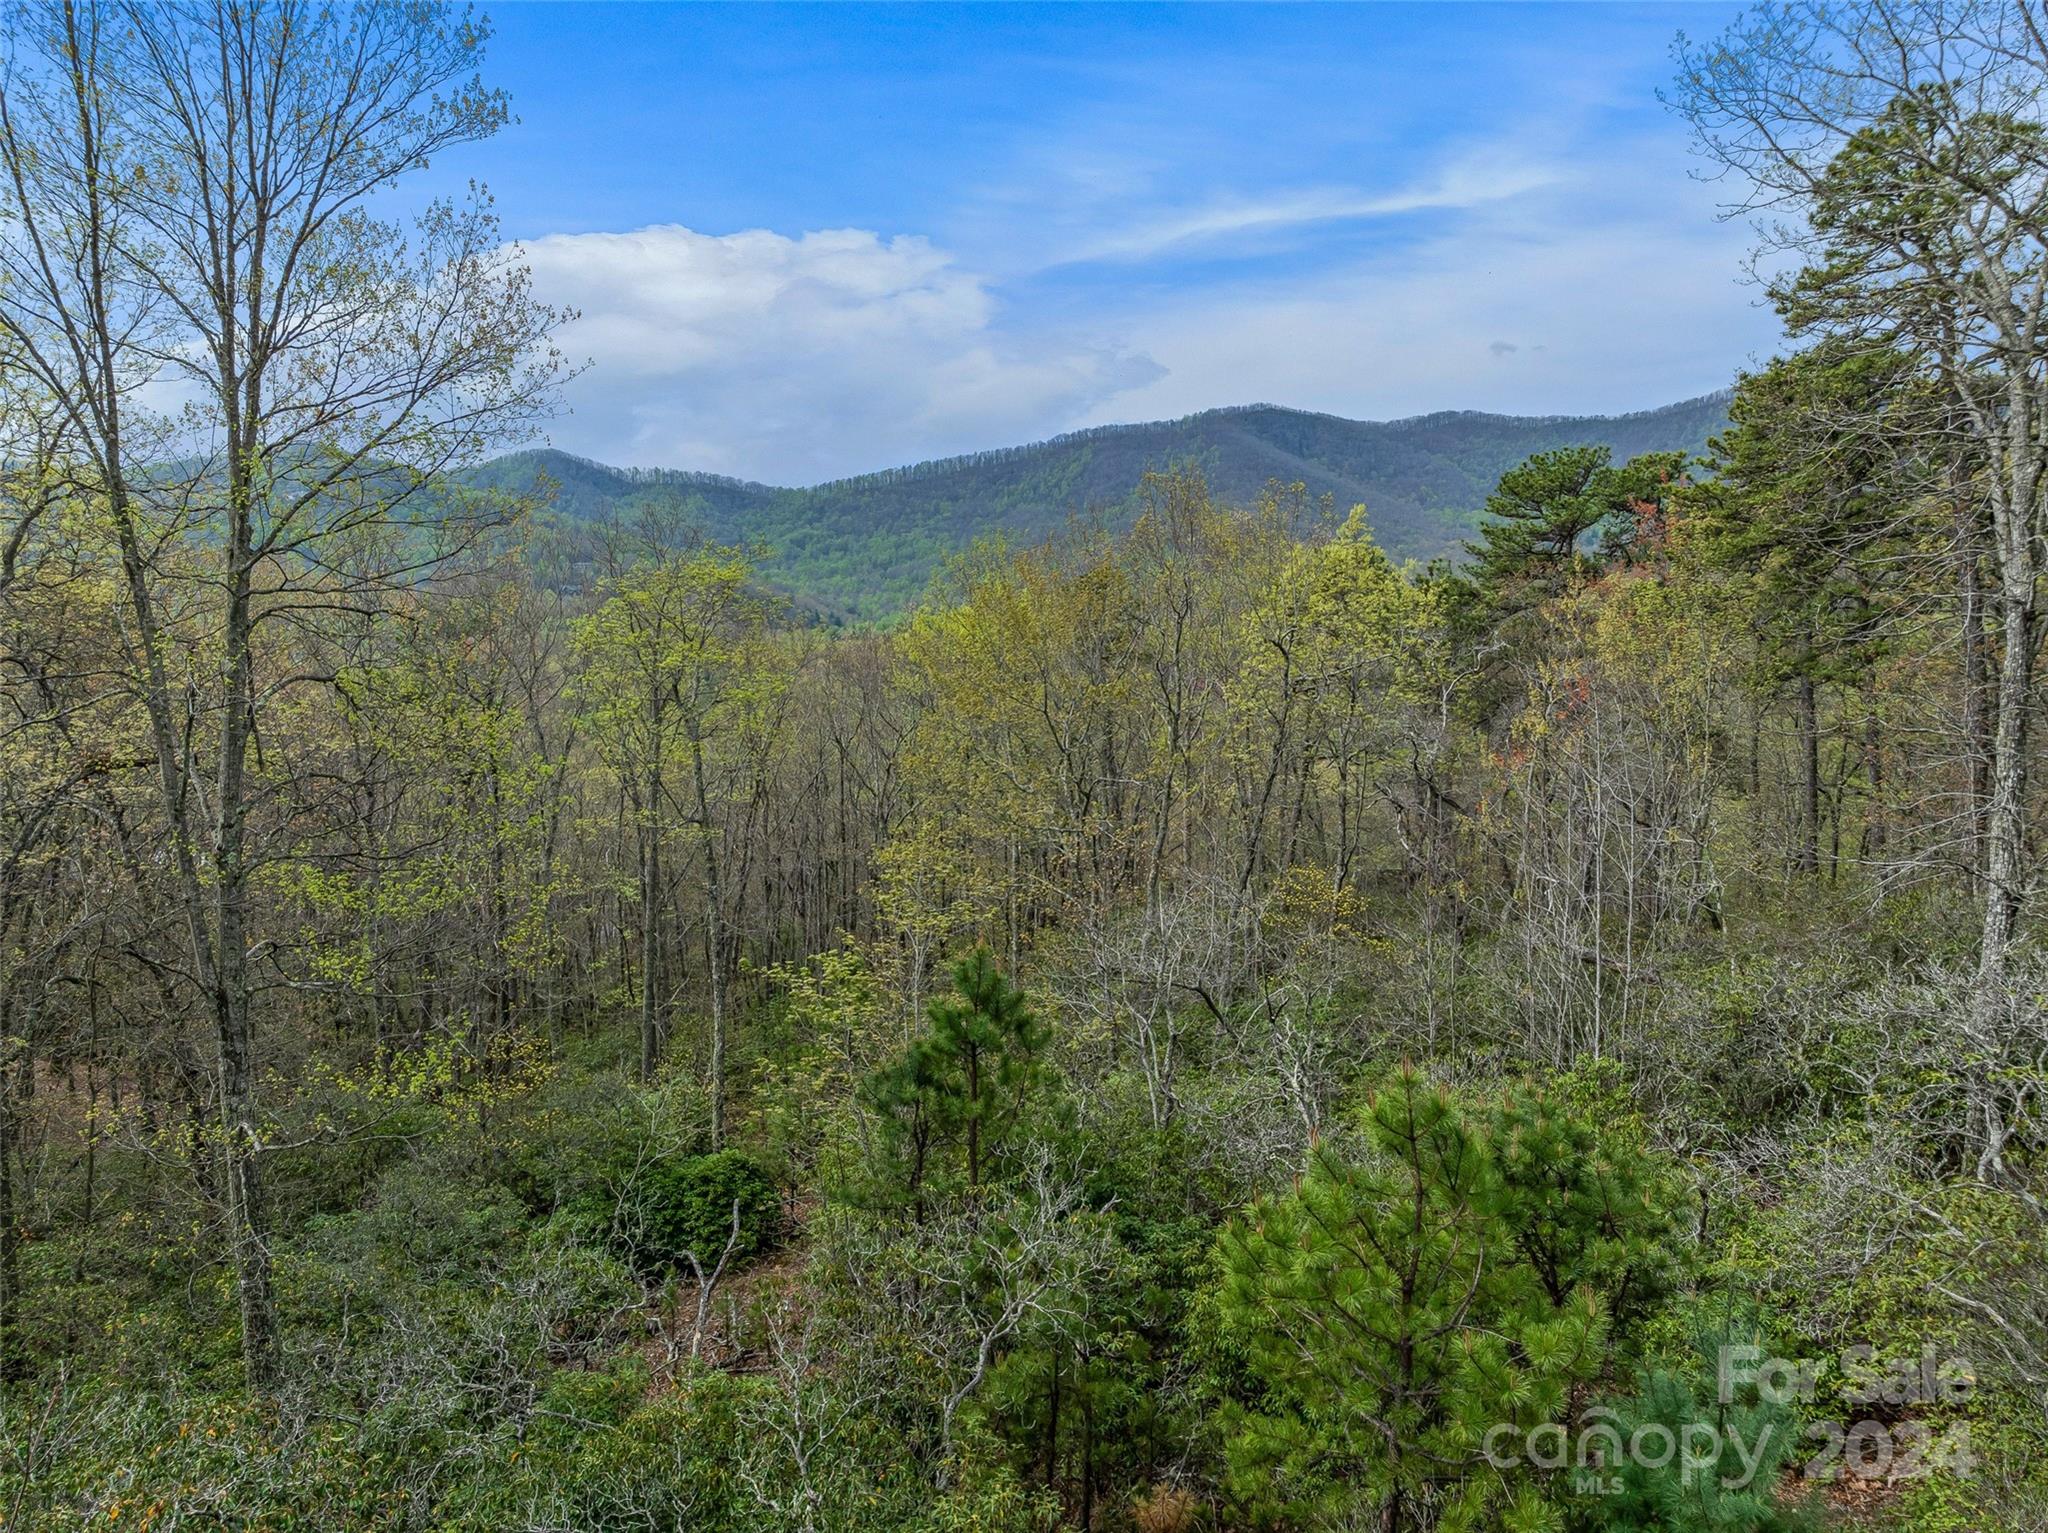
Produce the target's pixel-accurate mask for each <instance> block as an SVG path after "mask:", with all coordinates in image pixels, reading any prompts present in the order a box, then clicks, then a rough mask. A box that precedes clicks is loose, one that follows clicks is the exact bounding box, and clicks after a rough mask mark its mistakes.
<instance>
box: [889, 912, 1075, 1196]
mask: <svg viewBox="0 0 2048 1533" xmlns="http://www.w3.org/2000/svg"><path fill="white" fill-rule="evenodd" d="M927 1016H928V1018H929V1020H930V1023H931V1030H930V1032H928V1033H927V1034H926V1035H925V1036H924V1037H922V1038H920V1039H919V1040H918V1041H917V1042H915V1043H913V1044H912V1045H911V1046H910V1047H909V1048H908V1049H907V1050H905V1051H904V1054H903V1057H902V1058H900V1059H899V1060H897V1061H896V1063H895V1064H893V1065H890V1066H889V1067H888V1068H886V1069H884V1070H882V1071H881V1072H879V1073H878V1074H877V1075H875V1076H873V1077H871V1078H870V1080H869V1081H868V1083H867V1087H866V1090H865V1095H866V1097H867V1100H868V1103H869V1105H870V1106H871V1107H873V1108H874V1109H875V1110H877V1111H878V1112H879V1113H880V1114H881V1116H882V1121H883V1123H884V1125H885V1137H886V1140H887V1151H888V1153H889V1156H890V1159H891V1161H892V1165H891V1166H890V1168H889V1171H888V1173H887V1175H888V1177H889V1179H890V1180H892V1181H897V1182H900V1186H901V1191H902V1193H903V1194H904V1195H905V1196H906V1198H907V1200H908V1201H909V1202H910V1203H911V1204H912V1205H913V1206H914V1208H915V1209H916V1212H917V1215H918V1217H919V1218H920V1219H922V1218H923V1215H924V1208H925V1196H926V1187H927V1184H928V1182H929V1180H930V1178H931V1175H932V1173H933V1171H934V1169H935V1166H934V1157H935V1155H938V1154H941V1153H944V1152H945V1151H946V1149H947V1148H948V1147H950V1148H952V1149H953V1150H955V1151H957V1153H958V1154H959V1156H960V1170H961V1173H962V1176H963V1178H964V1184H965V1185H966V1186H967V1187H968V1188H970V1189H973V1188H979V1187H981V1186H982V1185H983V1184H984V1183H985V1182H986V1181H988V1180H989V1178H990V1173H991V1171H992V1169H993V1168H995V1167H996V1166H998V1165H999V1164H1000V1162H1001V1159H1002V1153H1003V1150H1004V1147H1005V1145H1006V1144H1007V1142H1008V1140H1009V1138H1010V1135H1011V1133H1012V1131H1013V1130H1014V1129H1015V1128H1016V1126H1017V1123H1018V1121H1019V1119H1020V1118H1021V1117H1022V1116H1023V1113H1024V1109H1025V1107H1026V1105H1027V1102H1028V1099H1029V1097H1030V1094H1031V1089H1032V1087H1033V1086H1034V1085H1035V1084H1036V1083H1037V1081H1038V1078H1039V1064H1038V1057H1039V1053H1040V1050H1041V1049H1042V1047H1043V1045H1044V1029H1043V1027H1042V1026H1041V1024H1040V1023H1039V1021H1038V1018H1037V1016H1036V1015H1035V1014H1034V1013H1033V1011H1032V1009H1031V1006H1030V1003H1029V1002H1028V1001H1027V1000H1026V998H1025V995H1024V993H1023V992H1022V991H1021V990H1019V989H1018V988H1017V987H1016V986H1015V985H1013V984H1011V983H1010V981H1009V979H1008V978H1007V977H1006V976H1005V975H1004V974H1003V972H1002V971H1001V970H1000V969H998V968H997V967H996V961H995V958H994V956H993V955H992V954H991V953H990V952H989V950H988V949H987V948H985V947H979V948H976V949H975V950H974V951H973V952H972V953H970V954H968V955H967V956H966V957H965V958H963V959H961V960H960V961H959V962H958V963H957V964H955V965H954V966H953V989H952V993H951V994H947V995H940V996H936V997H934V998H933V1000H932V1002H931V1004H930V1006H929V1007H928V1008H927Z"/></svg>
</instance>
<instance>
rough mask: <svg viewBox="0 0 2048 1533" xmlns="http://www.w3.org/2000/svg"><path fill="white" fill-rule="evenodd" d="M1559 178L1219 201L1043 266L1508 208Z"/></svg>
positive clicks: (1454, 178) (1501, 167)
mask: <svg viewBox="0 0 2048 1533" xmlns="http://www.w3.org/2000/svg"><path fill="white" fill-rule="evenodd" d="M1558 179H1559V174H1558V172H1557V171H1555V170H1553V169H1550V168H1548V167H1544V166H1540V165H1533V164H1499V163H1484V164H1481V163H1468V164H1460V165H1456V166H1453V167H1451V168H1450V169H1448V170H1446V171H1445V172H1443V173H1442V174H1440V175H1438V176H1435V177H1433V178H1432V179H1430V180H1428V181H1426V182H1421V183H1418V184H1416V185H1414V186H1408V187H1403V188H1400V189H1398V190H1395V191H1391V192H1382V193H1377V194H1368V193H1364V192H1360V191H1357V190H1353V189H1347V188H1342V187H1323V188H1312V189H1307V190H1303V191H1298V192H1292V193H1288V194H1285V195H1281V196H1271V197H1263V198H1250V199H1240V198H1218V199H1214V200H1210V201H1206V202H1203V203H1200V204H1197V205H1195V206H1192V207H1185V208H1167V209H1162V210H1159V211H1157V212H1154V213H1152V214H1151V215H1150V216H1148V217H1145V218H1142V219H1139V220H1137V221H1134V222H1131V223H1128V224H1125V225H1123V226H1121V227H1117V228H1110V229H1106V230H1104V231H1103V232H1101V233H1099V234H1097V235H1095V236H1094V237H1092V238H1091V239H1087V240H1084V241H1082V242H1081V243H1079V244H1077V245H1076V246H1075V247H1074V248H1072V249H1070V250H1068V251H1066V252H1064V253H1062V254H1060V255H1057V256H1055V257H1053V258H1052V259H1051V260H1049V261H1048V262H1047V263H1046V264H1047V265H1048V266H1061V265H1072V264H1078V263H1080V262H1084V261H1142V260H1146V259H1149V258H1151V257H1154V256H1158V255H1162V254H1167V253H1172V252H1176V251H1179V250H1181V249H1184V248H1186V247H1189V246H1193V245H1199V244H1204V243H1210V242H1215V241H1221V240H1228V239H1230V238H1233V237H1236V236H1243V235H1266V234H1271V233H1274V232H1277V231H1282V230H1288V229H1310V228H1313V227H1315V226H1317V225H1321V224H1332V223H1342V222H1346V221H1351V220H1357V219H1371V218H1390V217H1397V216H1399V215H1402V214H1410V213H1424V212H1431V211H1439V212H1441V211H1453V210H1460V209H1468V208H1473V207H1477V206H1480V205H1481V204H1484V203H1489V202H1500V201H1505V200H1506V199H1508V198H1512V197H1517V196H1520V195H1522V194H1523V193H1525V192H1531V191H1535V190H1538V189H1540V188H1542V187H1546V186H1550V185H1552V184H1554V183H1555V182H1556V181H1557V180H1558Z"/></svg>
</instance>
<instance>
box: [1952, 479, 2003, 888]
mask: <svg viewBox="0 0 2048 1533" xmlns="http://www.w3.org/2000/svg"><path fill="white" fill-rule="evenodd" d="M1956 519H1957V522H1958V524H1959V526H1958V532H1957V553H1956V596H1957V605H1958V607H1959V608H1960V609H1961V610H1960V613H1959V616H1960V618H1961V621H1962V646H1963V655H1962V660H1963V751H1964V754H1965V757H1966V759H1967V762H1968V767H1969V781H1968V785H1967V787H1966V789H1965V791H1966V793H1967V794H1968V799H1967V801H1966V802H1965V804H1964V807H1963V814H1964V835H1965V852H1964V859H1963V860H1964V866H1965V869H1966V872H1967V874H1968V876H1969V880H1970V883H1971V885H1972V886H1973V887H1975V886H1977V885H1979V884H1980V883H1981V882H1982V881H1983V878H1984V871H1985V870H1984V831H1985V823H1984V820H1985V813H1986V811H1987V809H1988V808H1989V805H1990V802H1991V758H1992V753H1993V751H1994V749H1995V747H1994V744H1993V740H1992V734H1993V724H1992V715H1993V709H1992V708H1991V707H1989V706H1987V704H1988V702H1989V701H1990V695H1991V674H1990V673H1991V662H1990V656H1989V654H1988V653H1987V648H1986V640H1985V634H1984V588H1983V584H1982V582H1981V581H1980V580H1979V578H1978V572H1977V552H1978V550H1977V539H1976V536H1975V534H1974V532H1973V531H1972V530H1971V528H1970V527H1969V525H1968V516H1967V513H1966V512H1965V511H1963V510H1962V509H1961V508H1958V510H1957V513H1956Z"/></svg>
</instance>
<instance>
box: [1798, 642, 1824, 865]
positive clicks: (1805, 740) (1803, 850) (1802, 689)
mask: <svg viewBox="0 0 2048 1533" xmlns="http://www.w3.org/2000/svg"><path fill="white" fill-rule="evenodd" d="M1799 764H1800V778H1801V781H1800V793H1799V814H1800V827H1799V860H1798V866H1799V871H1800V872H1802V873H1812V872H1814V871H1816V870H1817V869H1818V868H1819V867H1820V700H1819V697H1818V695H1817V690H1816V688H1815V687H1814V684H1813V678H1812V677H1811V676H1802V677H1800V678H1799Z"/></svg>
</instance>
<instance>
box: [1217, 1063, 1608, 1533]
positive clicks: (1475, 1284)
mask: <svg viewBox="0 0 2048 1533" xmlns="http://www.w3.org/2000/svg"><path fill="white" fill-rule="evenodd" d="M1364 1126H1365V1132H1366V1137H1367V1153H1366V1154H1365V1155H1364V1156H1363V1157H1361V1158H1359V1159H1357V1160H1351V1159H1347V1158H1344V1157H1342V1156H1340V1155H1338V1154H1337V1153H1335V1152H1333V1151H1330V1150H1327V1149H1326V1150H1321V1151H1319V1152H1318V1153H1317V1154H1316V1155H1315V1156H1314V1158H1313V1159H1312V1160H1311V1162H1310V1164H1309V1167H1308V1170H1307V1172H1306V1173H1305V1174H1304V1175H1303V1176H1302V1178H1301V1180H1300V1182H1299V1183H1298V1184H1297V1185H1296V1187H1295V1188H1294V1189H1293V1191H1292V1192H1290V1193H1289V1194H1287V1195H1285V1196H1283V1197H1278V1198H1270V1199H1267V1200H1265V1201H1263V1202H1261V1203H1259V1204H1258V1205H1256V1206H1255V1208H1254V1210H1253V1212H1252V1214H1251V1216H1250V1217H1249V1219H1247V1220H1245V1221H1243V1222H1241V1223H1239V1224H1237V1225H1234V1226H1233V1227H1232V1228H1231V1229H1230V1230H1229V1231H1228V1232H1227V1233H1226V1235H1225V1238H1224V1241H1223V1246H1222V1262H1223V1273H1224V1276H1223V1285H1222V1290H1221V1294H1220V1298H1219V1308H1220V1311H1221V1313H1222V1316H1223V1318H1224V1321H1225V1323H1226V1325H1227V1326H1228V1327H1229V1328H1230V1329H1231V1331H1232V1332H1233V1334H1234V1337H1235V1339H1236V1340H1237V1342H1238V1344H1239V1346H1240V1347H1241V1348H1242V1352H1243V1356H1244V1359H1245V1364H1246V1370H1247V1372H1248V1373H1249V1374H1250V1376H1251V1378H1252V1380H1253V1381H1254V1384H1255V1393H1254V1394H1253V1395H1252V1397H1251V1398H1250V1399H1249V1401H1246V1402H1240V1403H1237V1404H1234V1405H1232V1406H1230V1407H1227V1408H1226V1412H1225V1425H1226V1427H1227V1429H1228V1430H1229V1432H1230V1438H1231V1440H1230V1463H1231V1469H1232V1472H1233V1478H1234V1480H1235V1482H1236V1484H1237V1485H1238V1487H1239V1489H1240V1490H1241V1492H1242V1493H1243V1494H1245V1495H1246V1497H1247V1498H1248V1499H1249V1500H1250V1501H1252V1502H1253V1503H1255V1504H1259V1505H1265V1506H1268V1508H1269V1509H1271V1510H1276V1511H1279V1512H1281V1513H1282V1514H1283V1515H1285V1516H1286V1517H1288V1518H1289V1519H1291V1520H1292V1521H1293V1522H1295V1523H1298V1524H1300V1525H1302V1526H1315V1527H1348V1526H1356V1518H1355V1514H1356V1511H1357V1509H1358V1508H1359V1507H1360V1506H1361V1505H1365V1506H1376V1507H1377V1526H1379V1527H1380V1528H1382V1529H1384V1530H1386V1533H1403V1530H1407V1529H1414V1528H1421V1527H1424V1526H1437V1527H1442V1528H1446V1529H1449V1528H1482V1527H1484V1528H1497V1527H1502V1526H1511V1527H1512V1526H1534V1525H1538V1524H1540V1523H1541V1521H1542V1518H1543V1515H1544V1509H1543V1506H1542V1493H1541V1491H1540V1490H1539V1489H1538V1488H1537V1487H1536V1486H1535V1485H1534V1484H1531V1483H1522V1484H1519V1485H1517V1484H1515V1483H1513V1482H1511V1481H1510V1480H1509V1479H1507V1478H1505V1477H1503V1475H1502V1474H1500V1473H1499V1472H1498V1471H1497V1470H1495V1469H1494V1468H1493V1467H1492V1466H1491V1465H1489V1464H1487V1463H1486V1461H1485V1460H1484V1458H1483V1457H1482V1454H1483V1450H1484V1445H1485V1441H1486V1438H1487V1435H1488V1433H1489V1432H1490V1431H1492V1430H1493V1429H1495V1428H1496V1427H1499V1426H1502V1425H1506V1426H1508V1427H1510V1428H1511V1429H1520V1430H1526V1429H1527V1428H1528V1427H1531V1426H1533V1425H1536V1424H1539V1423H1543V1422H1549V1421H1554V1420H1556V1419H1557V1418H1558V1417H1559V1416H1560V1415H1561V1414H1562V1413H1563V1411H1564V1410H1565V1407H1566V1404H1567V1400H1568V1396H1569V1393H1570V1390H1571V1388H1572V1386H1573V1385H1574V1384H1576V1383H1579V1382H1581V1381H1583V1380H1585V1379H1587V1378H1590V1377H1591V1376H1592V1374H1593V1373H1594V1371H1595V1370H1596V1369H1597V1367H1598V1363H1599V1352H1600V1347H1601V1342H1602V1338H1603V1336H1604V1334H1605V1331H1606V1323H1605V1318H1604V1316H1603V1315H1602V1313H1601V1309H1600V1304H1599V1301H1598V1300H1597V1299H1596V1298H1595V1297H1593V1296H1592V1294H1591V1293H1590V1292H1586V1291H1583V1290H1582V1291H1581V1292H1579V1293H1576V1294H1574V1295H1572V1296H1571V1298H1570V1299H1569V1300H1568V1301H1567V1302H1566V1303H1565V1304H1563V1305H1562V1306H1558V1305H1553V1304H1552V1303H1551V1302H1550V1301H1549V1298H1548V1296H1547V1295H1546V1294H1545V1292H1544V1290H1543V1288H1542V1287H1541V1285H1540V1284H1539V1283H1537V1281H1536V1280H1535V1278H1534V1276H1533V1274H1532V1273H1531V1271H1530V1268H1529V1267H1528V1265H1527V1264H1526V1263H1522V1262H1518V1261H1517V1260H1515V1233H1514V1229H1513V1227H1512V1225H1511V1224H1510V1223H1509V1221H1508V1219H1507V1217H1506V1208H1507V1203H1506V1200H1505V1189H1504V1186H1503V1183H1502V1179H1501V1174H1500V1169H1499V1166H1498V1164H1497V1162H1496V1159H1495V1157H1494V1155H1493V1153H1492V1151H1491V1149H1490V1147H1489V1145H1488V1143H1487V1139H1486V1136H1485V1134H1484V1133H1483V1132H1482V1131H1481V1130H1480V1129H1478V1128H1476V1127H1475V1125H1474V1124H1473V1123H1472V1122H1471V1120H1470V1119H1469V1118H1468V1117H1467V1115H1466V1114H1465V1113H1464V1112H1462V1111H1461V1110H1460V1109H1459V1107H1458V1106H1457V1104H1456V1103H1455V1102H1453V1101H1452V1099H1451V1098H1450V1097H1449V1096H1448V1095H1446V1094H1445V1093H1444V1092H1443V1091H1441V1090H1438V1089H1436V1088H1434V1087H1431V1086H1429V1085H1427V1084H1425V1083H1424V1082H1423V1081H1422V1080H1421V1079H1420V1078H1419V1077H1418V1076H1417V1075H1416V1074H1415V1073H1414V1072H1412V1071H1403V1072H1402V1074H1401V1075H1400V1076H1399V1077H1398V1078H1397V1079H1396V1080H1395V1082H1394V1083H1393V1084H1392V1085H1391V1086H1390V1087H1388V1088H1387V1089H1386V1090H1385V1091H1383V1092H1381V1093H1380V1094H1379V1095H1378V1096H1376V1097H1375V1098H1374V1099H1373V1100H1372V1102H1371V1105H1370V1108H1369V1110H1368V1113H1367V1117H1366V1121H1365V1125H1364Z"/></svg>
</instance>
